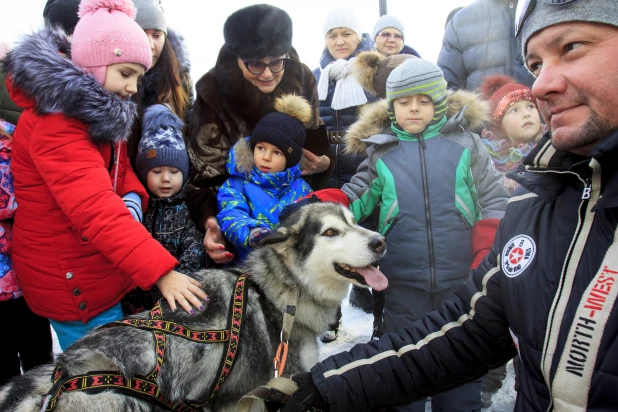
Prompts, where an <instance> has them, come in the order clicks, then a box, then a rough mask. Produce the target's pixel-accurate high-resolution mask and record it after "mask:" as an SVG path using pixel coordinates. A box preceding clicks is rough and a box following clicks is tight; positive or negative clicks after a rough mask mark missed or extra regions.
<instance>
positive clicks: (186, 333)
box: [41, 273, 247, 412]
mask: <svg viewBox="0 0 618 412" xmlns="http://www.w3.org/2000/svg"><path fill="white" fill-rule="evenodd" d="M246 283H247V276H246V275H245V274H243V273H239V276H238V278H237V279H236V284H235V286H234V294H233V299H232V301H231V303H230V312H229V314H228V321H227V329H223V330H205V331H195V330H192V329H189V328H187V327H185V326H183V325H181V324H178V323H176V322H170V321H167V320H164V319H161V317H162V316H163V312H162V310H161V306H160V302H157V304H156V305H155V306H154V307H153V308H152V310H151V311H150V319H123V320H119V321H116V322H112V323H109V324H108V325H105V327H110V326H131V327H134V328H138V329H147V330H151V331H152V333H153V334H154V338H155V353H156V363H155V367H154V369H153V371H152V372H150V373H149V374H148V375H146V376H136V377H133V378H128V377H126V376H124V375H120V374H118V372H116V371H112V372H107V371H106V372H89V373H86V374H83V375H78V376H73V377H68V376H67V374H66V372H65V371H63V369H62V368H61V367H60V366H57V367H56V369H55V370H54V373H53V375H52V382H53V384H54V386H53V387H52V388H51V389H50V391H49V392H48V393H47V395H46V396H45V398H44V403H43V407H42V408H41V412H50V411H53V410H54V409H55V408H56V404H57V402H58V398H59V397H60V396H61V395H62V393H64V392H71V391H80V392H86V393H98V392H101V391H103V390H108V389H112V390H115V391H118V392H120V393H123V394H125V395H129V396H133V397H136V398H140V399H144V400H146V401H148V402H151V403H153V404H156V405H158V406H159V407H163V408H165V409H168V410H172V411H181V412H185V411H190V412H198V411H201V410H202V407H203V406H205V405H206V404H208V403H209V402H212V401H213V400H214V399H215V396H216V395H217V392H218V391H219V389H220V388H221V385H223V383H224V382H225V380H226V378H227V377H228V375H229V374H230V371H231V370H232V366H233V365H234V359H235V358H236V355H237V354H238V348H239V343H240V336H241V331H242V325H243V315H244V313H245V307H246V304H247V287H246ZM166 335H176V336H179V337H181V338H185V339H189V340H192V341H194V342H200V343H225V344H226V348H225V351H224V353H225V354H226V355H225V356H224V357H223V358H222V359H221V364H220V365H219V373H218V376H219V379H217V380H216V381H215V382H214V383H213V385H212V388H211V389H210V392H209V393H210V394H209V395H208V396H206V397H205V398H204V399H202V400H200V401H197V402H193V401H184V402H177V403H172V402H170V401H168V400H166V399H165V397H164V396H163V393H162V392H161V388H160V387H159V385H157V377H158V376H159V372H161V368H162V366H163V362H164V360H165V344H166Z"/></svg>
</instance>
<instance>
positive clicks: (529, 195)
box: [508, 193, 539, 204]
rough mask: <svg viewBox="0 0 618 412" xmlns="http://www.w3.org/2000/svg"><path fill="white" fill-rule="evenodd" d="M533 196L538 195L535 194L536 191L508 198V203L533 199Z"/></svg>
mask: <svg viewBox="0 0 618 412" xmlns="http://www.w3.org/2000/svg"><path fill="white" fill-rule="evenodd" d="M535 197H539V195H537V194H536V193H526V194H524V195H520V196H513V197H511V198H509V201H508V204H511V203H515V202H521V201H522V200H527V199H533V198H535Z"/></svg>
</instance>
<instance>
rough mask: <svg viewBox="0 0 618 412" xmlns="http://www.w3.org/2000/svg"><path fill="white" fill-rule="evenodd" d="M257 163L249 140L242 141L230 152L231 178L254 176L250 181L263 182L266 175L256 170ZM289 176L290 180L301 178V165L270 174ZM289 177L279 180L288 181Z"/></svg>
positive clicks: (228, 168) (228, 166)
mask: <svg viewBox="0 0 618 412" xmlns="http://www.w3.org/2000/svg"><path fill="white" fill-rule="evenodd" d="M253 166H255V161H254V160H253V150H252V149H251V145H250V143H249V138H248V137H247V138H244V139H240V140H239V141H238V143H236V144H235V145H234V147H232V150H230V156H229V160H228V163H227V172H228V174H229V175H230V176H238V177H242V178H248V177H249V176H250V175H253V176H252V177H251V178H250V180H252V181H254V180H256V178H257V180H258V181H261V180H262V177H263V176H264V175H266V174H265V173H262V172H260V171H259V170H258V169H254V168H253ZM286 173H287V174H289V176H288V177H289V179H293V178H297V177H300V163H299V164H297V165H294V166H292V167H288V168H286V169H285V170H284V171H282V172H278V173H268V176H275V175H284V174H286ZM288 177H284V178H282V179H278V180H281V181H286V180H288Z"/></svg>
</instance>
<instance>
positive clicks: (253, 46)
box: [186, 4, 333, 263]
mask: <svg viewBox="0 0 618 412" xmlns="http://www.w3.org/2000/svg"><path fill="white" fill-rule="evenodd" d="M223 32H224V33H223V35H224V38H225V45H224V46H223V47H222V48H221V51H220V52H219V57H218V59H217V63H216V65H215V67H213V68H212V69H211V70H210V71H209V72H208V73H206V74H205V75H204V76H202V78H201V79H200V80H199V81H198V82H197V85H196V93H197V96H196V100H195V104H194V106H193V113H192V115H191V121H190V124H189V136H188V138H187V150H188V152H189V158H190V160H191V165H192V166H193V176H192V178H191V181H190V185H189V186H188V187H187V194H186V196H187V197H186V200H187V205H188V207H189V211H190V212H191V216H192V217H193V219H194V221H195V223H196V224H197V225H198V228H201V229H202V230H206V236H205V239H204V246H205V247H206V250H207V252H208V255H209V256H210V257H211V258H212V259H213V260H214V261H215V262H217V263H227V262H229V261H231V260H232V258H233V254H232V253H231V252H230V251H226V250H225V246H224V239H223V235H222V233H221V229H220V227H219V226H218V225H217V220H216V215H217V212H218V210H217V194H216V191H217V187H219V186H220V185H222V184H223V182H225V180H226V179H227V177H228V174H227V172H226V169H225V163H226V160H227V158H228V154H229V151H230V148H231V147H232V146H234V144H236V142H238V140H239V138H242V137H244V136H249V135H250V134H251V131H252V130H253V128H254V127H255V125H256V123H257V122H258V121H259V120H260V119H261V118H262V117H264V116H265V115H266V114H268V113H271V112H273V111H275V109H274V102H275V99H276V98H277V97H279V96H282V95H284V94H296V95H299V96H302V97H304V98H305V99H306V100H307V101H308V102H309V103H310V104H311V106H312V109H313V115H312V119H313V120H312V121H313V123H312V124H310V125H308V128H312V127H315V126H318V125H319V124H320V123H321V121H320V117H319V105H318V98H317V89H316V81H315V78H314V77H313V74H312V73H311V70H309V68H308V67H307V66H306V65H304V64H303V63H301V62H300V60H299V57H298V54H297V53H296V50H294V48H293V47H292V20H291V19H290V16H289V15H288V14H287V13H286V12H285V11H283V10H281V9H279V8H277V7H274V6H270V5H265V4H258V5H253V6H249V7H246V8H243V9H240V10H238V11H236V12H235V13H233V14H232V15H230V17H228V19H227V21H226V22H225V25H224V28H223ZM322 138H323V139H324V141H323V142H320V143H323V145H322V146H327V142H326V136H325V135H324V136H322ZM332 166H333V164H332V162H331V161H330V158H329V157H328V156H325V155H322V156H316V155H315V154H314V153H312V152H310V151H308V150H306V149H303V159H302V160H301V169H302V174H303V178H304V179H305V180H306V181H307V183H309V184H310V185H311V187H312V188H313V189H319V188H322V187H325V185H326V182H327V181H328V176H329V175H330V173H331V170H332Z"/></svg>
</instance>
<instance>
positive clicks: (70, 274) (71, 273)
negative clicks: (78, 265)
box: [66, 272, 73, 280]
mask: <svg viewBox="0 0 618 412" xmlns="http://www.w3.org/2000/svg"><path fill="white" fill-rule="evenodd" d="M66 277H67V279H69V280H70V279H73V272H67V274H66Z"/></svg>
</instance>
